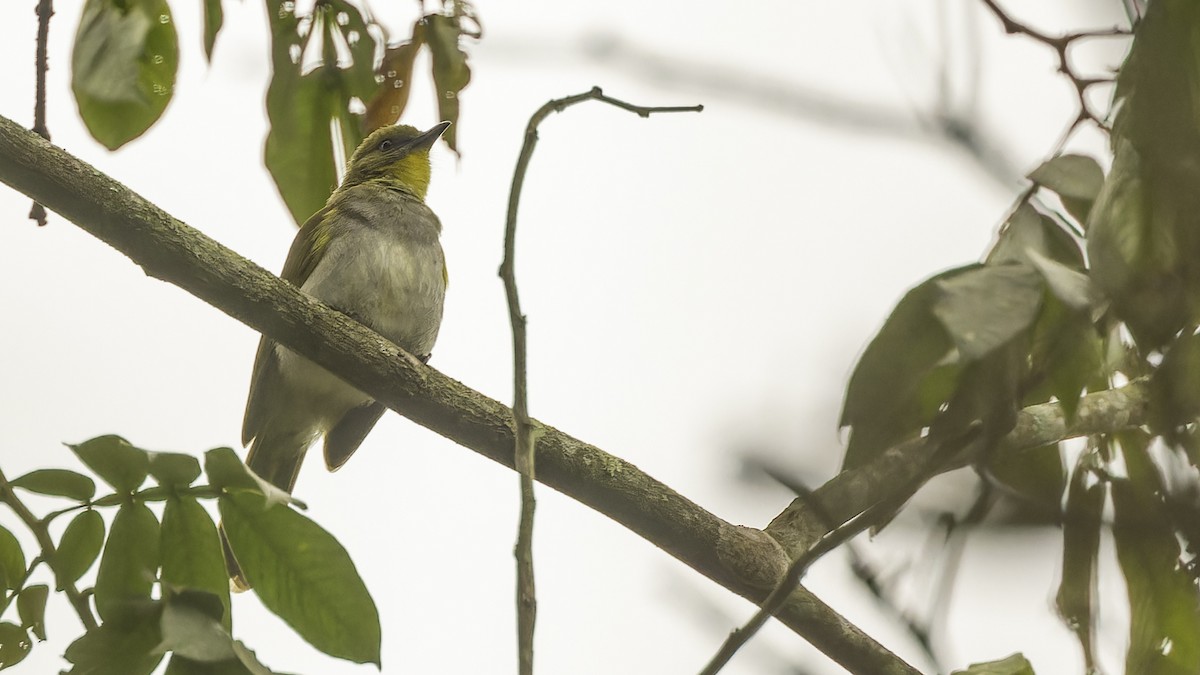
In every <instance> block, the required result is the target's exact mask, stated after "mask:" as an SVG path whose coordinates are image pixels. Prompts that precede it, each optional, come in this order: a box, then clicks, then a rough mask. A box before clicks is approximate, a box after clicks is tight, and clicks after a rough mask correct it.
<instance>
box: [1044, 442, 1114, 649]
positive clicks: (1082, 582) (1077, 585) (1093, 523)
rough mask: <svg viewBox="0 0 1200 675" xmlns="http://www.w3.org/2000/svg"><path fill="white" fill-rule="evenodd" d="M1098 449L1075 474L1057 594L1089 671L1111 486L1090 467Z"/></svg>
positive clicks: (1061, 612) (1060, 612)
mask: <svg viewBox="0 0 1200 675" xmlns="http://www.w3.org/2000/svg"><path fill="white" fill-rule="evenodd" d="M1095 452H1096V451H1095V450H1090V449H1089V450H1088V451H1086V452H1084V453H1083V454H1081V455H1080V457H1079V461H1078V462H1076V464H1075V471H1074V473H1073V474H1072V475H1071V487H1070V489H1069V490H1068V492H1067V508H1066V512H1065V517H1064V519H1063V558H1062V581H1061V582H1060V583H1059V586H1058V594H1057V595H1056V596H1055V606H1056V607H1057V608H1058V615H1059V616H1061V617H1062V620H1063V622H1064V623H1066V624H1067V628H1070V629H1071V631H1072V632H1074V633H1075V636H1076V638H1077V639H1078V640H1079V646H1080V648H1082V649H1083V658H1084V661H1085V663H1086V664H1087V667H1088V670H1089V671H1091V670H1093V669H1094V668H1095V660H1096V656H1095V653H1094V651H1093V647H1092V637H1093V634H1092V631H1093V627H1094V626H1093V623H1092V618H1093V616H1094V611H1095V607H1096V597H1097V587H1096V565H1097V560H1098V558H1099V555H1100V527H1101V522H1102V521H1101V518H1102V516H1103V515H1104V498H1105V496H1106V494H1107V485H1106V484H1105V483H1103V482H1101V481H1100V480H1098V479H1097V478H1096V476H1094V475H1093V474H1092V473H1091V472H1090V471H1089V467H1090V466H1091V463H1092V462H1093V461H1094V460H1093V458H1094V457H1095Z"/></svg>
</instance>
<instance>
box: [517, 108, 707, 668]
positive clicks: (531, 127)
mask: <svg viewBox="0 0 1200 675" xmlns="http://www.w3.org/2000/svg"><path fill="white" fill-rule="evenodd" d="M584 101H600V102H602V103H607V104H609V105H612V106H616V107H618V108H621V109H622V110H628V111H629V112H632V113H635V114H637V115H638V116H639V117H649V116H650V115H651V113H665V112H700V111H701V110H703V109H704V106H699V105H697V106H668V107H645V106H638V105H633V104H631V103H626V102H625V101H621V100H618V99H615V98H611V97H609V96H605V95H604V92H602V91H601V90H600V87H592V89H591V91H587V92H584V93H582V94H576V95H574V96H567V97H565V98H560V99H555V100H552V101H549V102H548V103H546V104H545V105H543V106H542V107H541V108H538V110H537V112H535V113H534V114H533V116H532V117H530V118H529V124H528V125H526V127H525V143H524V144H523V145H522V146H521V154H520V155H519V156H518V157H517V167H516V169H515V170H514V171H513V180H512V188H511V190H510V191H509V194H508V216H507V219H506V222H505V227H504V261H503V262H502V263H501V264H500V278H502V279H503V280H504V292H505V295H506V296H507V298H508V318H509V321H510V323H511V324H512V334H513V399H514V401H513V418H514V420H515V424H516V429H515V430H514V431H515V434H514V435H515V437H516V443H515V445H516V447H515V457H514V464H515V465H516V469H517V472H518V473H519V474H520V480H521V523H520V526H519V527H518V530H517V544H516V550H515V552H514V555H515V557H516V559H517V652H518V659H519V672H520V673H521V675H532V673H533V632H534V625H535V623H536V621H537V594H536V593H535V591H534V580H533V515H534V510H535V507H536V500H535V499H534V494H533V480H534V456H535V455H534V446H535V445H536V444H537V431H536V428H535V426H534V424H533V422H532V420H530V418H529V400H528V378H527V370H526V364H527V359H526V355H527V349H526V333H525V315H524V314H522V313H521V301H520V298H519V296H518V294H517V279H516V271H515V267H514V259H515V257H516V238H517V208H518V206H519V204H520V201H521V189H522V187H524V185H525V174H526V172H527V171H528V169H529V160H530V159H531V158H532V157H533V149H534V147H535V146H536V145H537V141H538V133H537V128H538V125H539V124H541V123H542V120H544V119H546V118H547V117H549V115H550V113H554V112H562V111H563V110H566V109H567V108H569V107H571V106H573V105H575V104H576V103H582V102H584Z"/></svg>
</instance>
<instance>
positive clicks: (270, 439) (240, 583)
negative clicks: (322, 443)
mask: <svg viewBox="0 0 1200 675" xmlns="http://www.w3.org/2000/svg"><path fill="white" fill-rule="evenodd" d="M311 442H312V436H311V434H296V433H289V434H270V435H268V434H263V435H260V436H258V437H257V438H255V439H254V441H253V442H252V443H251V444H250V451H249V452H247V453H246V466H249V467H250V469H251V470H252V471H254V473H256V474H258V476H259V477H260V478H262V479H264V480H266V481H267V482H268V483H270V484H271V485H274V486H275V487H277V488H279V489H281V490H283V491H285V492H287V493H289V494H290V493H291V492H292V488H294V487H295V486H296V477H297V476H299V475H300V463H301V461H303V459H304V453H305V451H307V450H308V446H309V444H310V443H311ZM219 530H220V533H221V546H222V548H223V549H224V551H225V568H226V570H228V572H229V582H230V587H231V588H232V589H233V590H234V591H236V592H242V591H248V590H250V588H251V586H250V582H249V581H248V580H247V579H246V575H245V574H243V573H242V567H241V565H239V564H238V561H237V557H236V556H235V555H234V552H233V548H231V547H230V545H229V538H228V537H226V536H225V524H224V523H222V524H221V525H220V527H219Z"/></svg>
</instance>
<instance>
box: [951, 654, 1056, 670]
mask: <svg viewBox="0 0 1200 675" xmlns="http://www.w3.org/2000/svg"><path fill="white" fill-rule="evenodd" d="M951 675H1035V674H1034V672H1033V665H1032V664H1030V663H1029V660H1028V659H1026V658H1025V657H1024V656H1022V655H1021V654H1013V655H1012V656H1009V657H1008V658H1006V659H1001V660H1000V661H988V662H987V663H972V664H971V666H970V667H969V668H967V669H966V670H956V671H954V672H953V673H951Z"/></svg>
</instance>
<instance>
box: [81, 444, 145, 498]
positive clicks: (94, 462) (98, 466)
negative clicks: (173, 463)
mask: <svg viewBox="0 0 1200 675" xmlns="http://www.w3.org/2000/svg"><path fill="white" fill-rule="evenodd" d="M67 447H68V448H71V450H72V452H74V453H75V455H76V456H78V457H79V460H80V461H82V462H83V463H84V464H85V465H87V468H89V469H91V470H92V471H95V472H96V475H97V476H100V477H101V478H103V479H104V482H106V483H108V484H109V485H111V486H113V488H114V489H116V490H117V491H118V492H121V493H124V494H129V493H132V492H133V491H134V490H137V489H138V488H139V487H141V486H142V483H144V482H145V481H146V474H147V473H149V470H150V455H149V453H147V452H146V451H145V450H142V449H141V448H135V447H134V446H132V445H130V443H129V441H127V440H125V439H124V438H121V437H120V436H100V437H97V438H93V439H92V440H90V441H84V442H83V443H80V444H79V445H67Z"/></svg>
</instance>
